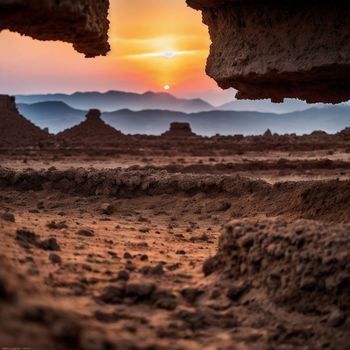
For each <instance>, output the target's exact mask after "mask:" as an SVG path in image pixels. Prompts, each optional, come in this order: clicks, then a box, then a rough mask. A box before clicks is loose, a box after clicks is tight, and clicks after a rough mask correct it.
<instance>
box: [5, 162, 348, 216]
mask: <svg viewBox="0 0 350 350" xmlns="http://www.w3.org/2000/svg"><path fill="white" fill-rule="evenodd" d="M0 188H1V189H15V190H19V191H30V190H34V191H41V190H55V191H61V192H63V193H70V194H78V195H82V196H96V195H102V196H112V197H119V198H126V197H138V196H155V195H170V194H171V195H179V196H193V195H195V194H203V195H205V196H206V198H205V200H203V201H201V202H197V203H196V204H195V205H196V207H197V208H198V210H205V206H206V204H207V201H209V202H212V203H214V202H215V201H218V200H225V201H226V202H228V203H229V204H230V210H229V211H228V214H230V215H231V218H240V217H246V216H260V215H267V216H283V217H287V218H293V219H297V218H305V219H314V220H322V221H328V222H348V221H349V217H350V187H349V181H338V180H330V181H310V182H285V183H276V184H274V185H270V184H268V183H266V182H264V181H261V180H251V179H249V178H244V177H241V176H238V175H215V174H211V175H204V174H181V173H174V174H171V173H168V172H167V171H157V170H128V169H126V170H125V169H113V170H94V169H90V170H87V169H83V168H78V169H69V170H64V171H60V170H56V169H49V170H46V171H36V170H32V169H27V170H24V171H15V170H9V169H6V168H1V167H0ZM213 201H214V202H213Z"/></svg>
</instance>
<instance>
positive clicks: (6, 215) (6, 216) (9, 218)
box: [0, 212, 16, 222]
mask: <svg viewBox="0 0 350 350" xmlns="http://www.w3.org/2000/svg"><path fill="white" fill-rule="evenodd" d="M0 218H1V219H2V220H4V221H8V222H15V221H16V219H15V216H14V215H13V214H12V213H8V212H7V213H3V214H1V215H0Z"/></svg>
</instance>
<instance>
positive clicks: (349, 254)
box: [0, 150, 350, 350]
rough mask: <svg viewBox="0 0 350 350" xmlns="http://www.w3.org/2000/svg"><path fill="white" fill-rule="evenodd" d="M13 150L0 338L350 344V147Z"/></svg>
mask: <svg viewBox="0 0 350 350" xmlns="http://www.w3.org/2000/svg"><path fill="white" fill-rule="evenodd" d="M145 158H146V159H145ZM23 159H24V157H5V156H2V159H1V168H0V232H1V242H0V247H1V249H0V251H1V254H0V257H1V262H0V263H1V264H0V324H1V327H0V348H1V347H5V348H11V347H22V348H31V349H33V350H35V349H40V350H41V349H84V350H85V349H87V350H90V349H91V350H95V349H98V350H100V349H106V350H107V349H123V350H124V349H193V350H194V349H198V350H199V349H208V350H209V349H210V350H214V349H218V350H219V349H223V350H228V349H230V350H231V349H233V350H234V349H238V350H255V349H256V350H260V349H281V350H282V349H283V350H285V349H344V350H345V349H348V348H349V343H350V334H349V325H350V319H348V318H347V316H348V312H349V307H350V297H349V295H350V294H349V285H350V249H349V248H350V238H349V236H348V232H350V226H349V224H347V222H348V221H349V219H348V218H349V217H350V216H349V215H350V205H349V204H350V186H349V182H348V181H346V180H349V178H350V164H349V163H348V161H349V155H348V154H347V153H345V152H331V154H330V153H329V152H328V151H327V150H325V151H320V152H318V153H316V152H295V153H291V152H288V153H287V152H286V153H283V152H271V153H266V154H264V155H262V154H261V153H260V154H258V153H254V152H252V153H246V154H244V155H234V156H228V157H226V156H224V157H212V156H206V157H190V156H188V157H186V156H184V157H178V156H174V157H169V156H159V157H137V156H134V157H132V156H125V157H123V156H121V157H119V158H118V159H113V158H105V157H103V158H99V157H94V158H87V157H80V158H71V157H70V158H64V157H61V158H59V159H57V158H56V159H50V158H47V159H38V158H33V159H31V158H25V161H23ZM281 159H287V160H288V162H287V163H286V162H285V161H282V162H281V161H280V160H281ZM325 160H327V161H326V162H325ZM329 161H330V163H329ZM337 162H338V163H337ZM266 164H270V165H268V166H266ZM242 165H243V166H242ZM90 167H92V168H94V169H95V170H93V169H89V168H90ZM130 167H131V168H130ZM29 168H30V169H29ZM78 168H79V169H78ZM106 169H109V170H106ZM339 179H340V180H341V181H339ZM291 180H293V182H289V181H291ZM301 180H303V181H301ZM315 180H318V181H315ZM229 222H230V224H229V225H228V223H229ZM220 237H221V238H220ZM219 238H220V239H219Z"/></svg>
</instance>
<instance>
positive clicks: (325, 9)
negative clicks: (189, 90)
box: [0, 0, 350, 103]
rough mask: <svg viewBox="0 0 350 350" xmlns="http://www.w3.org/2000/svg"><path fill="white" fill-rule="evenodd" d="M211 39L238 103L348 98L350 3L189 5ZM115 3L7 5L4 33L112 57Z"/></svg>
mask: <svg viewBox="0 0 350 350" xmlns="http://www.w3.org/2000/svg"><path fill="white" fill-rule="evenodd" d="M186 1H187V3H188V5H189V6H191V7H193V8H194V9H197V10H201V11H202V13H203V22H204V23H205V24H207V25H208V27H209V34H210V37H211V40H212V45H211V48H210V55H209V58H208V62H207V67H206V71H207V74H208V75H209V76H211V77H212V78H213V79H215V80H216V82H217V83H218V85H219V86H220V87H222V88H224V89H226V88H229V87H233V88H235V89H236V90H237V91H238V92H237V98H239V99H264V98H269V99H271V100H272V101H275V102H281V101H283V99H284V98H299V99H302V100H305V101H307V102H310V103H311V102H326V103H339V102H343V101H346V100H349V99H350V41H349V40H348V38H349V37H350V23H349V22H348V21H347V18H348V17H349V15H350V4H349V3H347V2H344V1H340V0H335V1H334V2H332V3H330V2H326V1H315V0H311V1H308V2H302V1H292V0H286V1H283V2H281V1H277V0H215V1H214V0H186ZM108 8H109V0H76V1H68V0H32V1H26V0H2V1H1V2H0V30H2V29H9V30H11V31H15V32H18V33H20V34H23V35H29V36H31V37H33V38H36V39H40V40H60V41H65V42H70V43H72V44H73V46H74V48H75V50H77V51H78V52H81V53H84V54H85V56H86V57H94V56H97V55H106V53H107V52H108V51H109V49H110V46H109V43H108V28H109V21H108Z"/></svg>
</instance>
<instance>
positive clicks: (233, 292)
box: [227, 282, 249, 301]
mask: <svg viewBox="0 0 350 350" xmlns="http://www.w3.org/2000/svg"><path fill="white" fill-rule="evenodd" d="M248 288H249V287H248V285H247V284H246V283H244V282H241V283H237V284H234V285H232V286H230V287H229V289H228V291H227V297H228V298H229V299H231V300H232V301H238V300H239V299H240V298H241V297H242V296H243V294H244V293H245V292H246V291H247V290H248Z"/></svg>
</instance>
